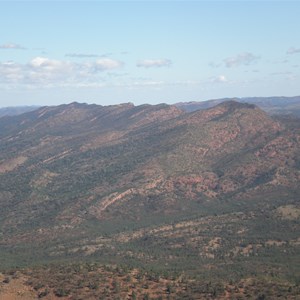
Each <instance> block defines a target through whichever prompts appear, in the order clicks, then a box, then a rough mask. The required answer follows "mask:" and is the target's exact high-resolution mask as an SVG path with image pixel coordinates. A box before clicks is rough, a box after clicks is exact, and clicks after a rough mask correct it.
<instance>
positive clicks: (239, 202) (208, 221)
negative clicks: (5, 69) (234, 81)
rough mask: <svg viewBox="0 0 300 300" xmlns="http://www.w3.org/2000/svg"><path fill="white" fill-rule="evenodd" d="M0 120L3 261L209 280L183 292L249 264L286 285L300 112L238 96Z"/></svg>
mask: <svg viewBox="0 0 300 300" xmlns="http://www.w3.org/2000/svg"><path fill="white" fill-rule="evenodd" d="M0 128H1V131H0V148H1V151H0V177H1V180H0V205H1V210H0V266H1V268H3V269H4V268H12V267H21V266H26V265H27V266H32V265H37V264H48V263H55V262H59V264H61V263H66V262H74V261H76V262H79V261H89V262H91V261H96V262H97V263H99V264H109V265H112V264H113V265H115V264H118V265H122V266H130V268H133V269H134V268H139V269H143V270H145V271H144V272H145V273H147V272H148V273H147V274H148V275H149V274H160V275H159V276H162V275H161V274H164V273H165V272H171V273H172V272H173V274H177V275H178V274H181V275H180V276H179V275H178V276H179V277H180V278H181V279H180V280H181V281H180V282H181V283H182V282H184V278H185V277H186V276H192V277H193V278H197V280H199V281H201V280H202V279H203V280H204V279H205V280H207V284H202V285H201V290H199V289H200V288H199V286H200V285H198V284H197V285H196V284H195V286H194V288H195V290H193V291H192V292H191V293H192V294H194V295H196V294H197V293H199V294H200V293H204V294H205V293H206V294H207V295H208V294H209V293H210V294H209V295H210V296H207V297H211V298H214V292H213V291H211V288H210V285H209V283H208V282H213V283H214V284H215V285H216V282H221V283H222V282H223V283H224V282H227V283H226V284H227V285H230V286H232V284H233V283H232V282H234V281H235V280H238V282H239V281H240V280H244V281H243V282H245V285H246V286H249V285H250V284H249V280H248V279H247V278H250V277H251V278H253V277H254V278H256V277H257V280H262V279H263V280H266V282H268V284H269V283H270V282H274V284H273V283H272V284H271V283H270V286H273V287H276V284H279V282H282V283H284V286H287V288H286V289H288V287H291V290H293V293H296V291H297V290H296V288H294V286H296V284H298V283H297V282H298V281H297V280H298V278H299V276H300V273H299V270H300V265H299V262H300V259H299V258H300V256H299V255H300V251H299V250H300V249H299V247H300V243H299V232H300V219H299V218H300V203H299V199H300V121H299V119H297V118H295V119H293V120H291V119H290V118H278V119H277V118H273V117H271V116H269V115H268V114H267V113H266V112H264V111H263V110H261V109H260V108H259V107H257V106H256V105H254V104H249V103H240V102H236V101H226V102H224V103H220V104H218V105H216V106H214V107H212V108H208V109H203V110H196V111H193V112H189V113H188V112H185V111H183V110H181V109H179V108H178V107H176V106H173V105H166V104H159V105H141V106H134V105H133V104H131V103H125V104H120V105H112V106H100V105H87V104H80V103H71V104H68V105H60V106H52V107H41V108H39V109H36V110H34V111H31V112H28V113H25V114H22V115H18V116H11V117H5V118H1V119H0ZM287 257H288V259H287ZM85 268H86V267H85ZM85 268H79V267H74V269H72V272H73V273H72V274H73V275H74V282H77V281H78V280H77V281H76V278H77V277H76V276H77V275H76V274H78V272H79V273H80V270H82V271H83V270H85ZM91 268H92V267H91ZM43 270H44V271H41V273H47V272H48V271H46V269H43ZM67 270H69V269H67ZM76 270H77V271H76ZM91 270H93V269H91ZM63 272H67V271H62V273H57V274H63ZM68 272H69V271H68ZM84 272H85V271H84ZM99 272H100V271H99ZM105 272H108V271H105ZM132 272H133V273H134V272H135V271H132ZM151 272H152V273H151ZM34 273H35V272H34ZM73 275H72V276H73ZM83 275H84V274H83ZM148 275H147V276H148ZM43 276H46V277H47V276H48V275H43ZM89 276H90V275H89ZM95 276H96V275H95ZM97 276H98V275H97ZM132 276H133V275H132V274H131V275H130V276H129V277H130V278H131V277H132ZM149 276H150V275H149ZM153 276H154V275H153ZM155 276H156V277H153V278H156V279H155V280H159V279H157V278H158V277H159V276H158V275H155ZM157 276H158V277H157ZM83 277H85V275H84V276H83ZM72 278H73V277H72ZM97 278H99V276H98V277H97ZM130 278H129V279H130ZM176 278H177V277H176ZM48 279H49V278H48ZM48 279H47V280H48ZM56 280H59V279H56ZM72 280H73V279H72ZM134 280H135V279H134ZM247 280H248V281H247ZM74 282H73V283H72V286H73V284H74ZM178 282H179V279H178ZM229 282H231V283H229ZM181 283H180V284H181ZM221 283H220V285H217V287H215V289H217V290H216V291H215V292H216V293H222V295H224V299H225V298H226V297H225V296H226V291H225V290H224V288H223V289H221V288H220V289H219V287H222V286H223V285H222V284H223V283H222V284H221ZM246 283H247V284H246ZM285 283H286V285H285ZM45 284H46V283H45ZM47 284H49V286H51V288H52V287H53V284H52V283H51V282H50V281H48V283H47ZM70 284H71V283H70ZM268 284H267V283H266V284H263V285H264V286H269V285H268ZM152 285H154V283H153V282H152V283H151V286H152ZM131 286H132V285H131ZM179 286H180V285H178V289H179ZM202 286H203V288H202ZM242 286H243V285H242ZM252 286H259V284H258V283H257V284H254V285H252ZM197 288H198V290H197ZM82 289H84V287H82ZM145 289H146V288H145ZM170 289H171V288H170ZM232 289H233V290H234V287H232ZM278 289H279V288H278ZM278 289H277V290H278ZM122 290H123V289H122ZM101 291H102V290H101ZM235 291H240V290H238V289H235ZM102 292H103V293H104V291H102ZM102 292H101V293H102ZM240 292H241V293H242V292H245V293H248V295H250V296H249V297H250V298H251V297H252V298H253V299H256V298H257V295H256V296H255V297H256V298H254V295H255V292H254V293H252V292H253V291H252V292H250V291H249V290H246V289H243V291H242V290H241V291H240ZM139 293H141V294H142V292H141V291H139ZM144 293H146V291H145V292H144ZM184 293H185V294H184V295H186V293H187V290H185V292H184ZM249 293H250V294H249ZM284 293H285V295H286V293H288V290H287V291H285V292H284ZM75 294H76V291H74V295H75ZM0 295H1V294H0ZM122 295H123V294H122ZM201 295H202V294H201ZM270 295H271V296H270V298H272V297H273V296H274V295H275V294H274V295H273V294H270ZM272 295H273V296H272ZM275 296H276V295H275ZM275 296H274V297H275ZM122 297H123V296H122ZM184 297H185V296H184ZM184 297H183V296H182V298H180V297H179V299H185V298H184ZM186 297H187V298H186V299H193V297H190V296H189V297H188V296H186ZM203 297H204V296H203ZM245 297H246V294H245ZM274 297H273V298H274ZM165 298H167V296H166V297H165ZM165 298H164V299H165ZM109 299H110V298H109ZM173 299H176V298H175V296H174V297H173ZM195 299H196V298H195ZM199 299H201V298H199ZM219 299H222V298H219Z"/></svg>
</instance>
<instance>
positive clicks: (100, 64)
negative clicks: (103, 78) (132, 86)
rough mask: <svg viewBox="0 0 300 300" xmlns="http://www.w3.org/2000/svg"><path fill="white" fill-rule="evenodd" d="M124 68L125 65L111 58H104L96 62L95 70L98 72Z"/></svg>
mask: <svg viewBox="0 0 300 300" xmlns="http://www.w3.org/2000/svg"><path fill="white" fill-rule="evenodd" d="M122 66H123V63H122V62H121V61H118V60H114V59H111V58H102V59H98V60H96V63H95V69H96V70H97V71H105V70H113V69H118V68H120V67H122Z"/></svg>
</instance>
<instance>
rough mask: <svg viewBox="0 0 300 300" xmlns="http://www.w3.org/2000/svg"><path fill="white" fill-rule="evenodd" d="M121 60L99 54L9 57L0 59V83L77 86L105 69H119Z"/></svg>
mask: <svg viewBox="0 0 300 300" xmlns="http://www.w3.org/2000/svg"><path fill="white" fill-rule="evenodd" d="M122 66H123V62H120V61H118V60H114V59H109V58H103V59H98V60H96V61H94V62H87V63H74V62H69V61H62V60H55V59H50V58H47V57H35V58H33V59H32V60H30V61H29V62H28V63H26V64H20V63H16V62H13V61H7V62H0V82H1V83H2V85H5V87H6V88H7V87H8V86H11V87H12V86H14V85H27V86H30V87H39V86H44V87H49V86H65V85H69V86H77V85H81V84H86V85H88V84H91V85H94V84H95V83H99V82H100V81H101V77H100V75H101V74H102V73H103V72H105V71H111V70H116V69H119V68H121V67H122Z"/></svg>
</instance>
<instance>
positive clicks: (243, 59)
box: [224, 52, 260, 68]
mask: <svg viewBox="0 0 300 300" xmlns="http://www.w3.org/2000/svg"><path fill="white" fill-rule="evenodd" d="M259 58H260V57H259V56H256V55H254V54H252V53H249V52H245V53H241V54H238V55H236V56H233V57H228V58H226V59H224V63H225V66H226V67H227V68H232V67H238V66H241V65H250V64H252V63H254V62H256V61H257V60H258V59H259Z"/></svg>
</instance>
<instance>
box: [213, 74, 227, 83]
mask: <svg viewBox="0 0 300 300" xmlns="http://www.w3.org/2000/svg"><path fill="white" fill-rule="evenodd" d="M211 82H212V83H225V82H228V79H227V78H226V77H225V76H224V75H219V76H217V77H213V78H211Z"/></svg>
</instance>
